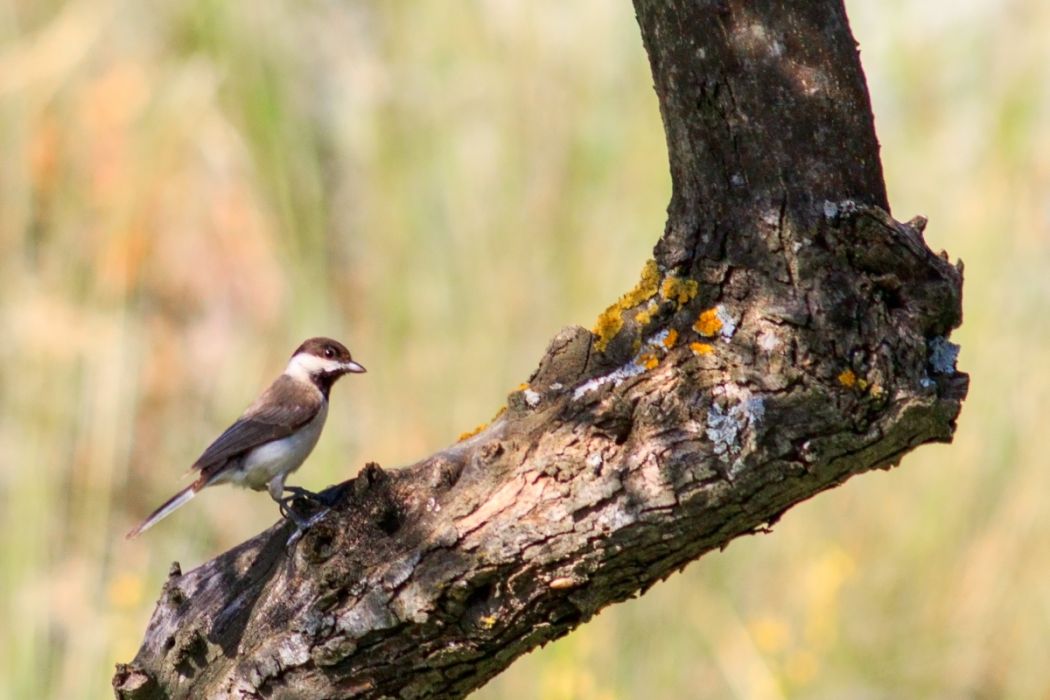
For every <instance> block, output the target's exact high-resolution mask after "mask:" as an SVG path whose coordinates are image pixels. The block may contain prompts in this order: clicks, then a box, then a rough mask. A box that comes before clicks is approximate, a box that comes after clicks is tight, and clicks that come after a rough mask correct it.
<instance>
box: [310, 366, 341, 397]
mask: <svg viewBox="0 0 1050 700" xmlns="http://www.w3.org/2000/svg"><path fill="white" fill-rule="evenodd" d="M341 376H343V373H342V372H318V373H317V374H311V375H310V379H312V380H313V382H314V386H316V387H317V389H318V391H320V392H321V394H322V395H323V396H324V398H325V400H326V401H327V400H328V393H329V392H330V391H331V390H332V385H333V384H335V380H336V379H339V377H341Z"/></svg>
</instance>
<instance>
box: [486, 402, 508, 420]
mask: <svg viewBox="0 0 1050 700" xmlns="http://www.w3.org/2000/svg"><path fill="white" fill-rule="evenodd" d="M506 412H507V407H506V406H500V407H499V410H498V411H496V415H494V416H492V419H491V420H490V421H489V422H490V423H495V422H496V421H497V420H499V419H500V418H502V417H503V414H504V413H506Z"/></svg>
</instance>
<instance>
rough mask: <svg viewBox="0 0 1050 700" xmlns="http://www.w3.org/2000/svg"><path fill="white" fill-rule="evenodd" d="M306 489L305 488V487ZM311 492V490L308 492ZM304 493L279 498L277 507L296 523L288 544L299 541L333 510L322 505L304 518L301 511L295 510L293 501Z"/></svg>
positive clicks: (285, 516) (282, 513)
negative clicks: (300, 513)
mask: <svg viewBox="0 0 1050 700" xmlns="http://www.w3.org/2000/svg"><path fill="white" fill-rule="evenodd" d="M304 490H305V489H304ZM307 493H309V492H307ZM301 496H303V494H300V493H295V494H292V495H291V496H285V497H284V498H280V499H277V508H278V509H279V510H280V511H281V515H282V516H283V517H284V518H285V519H286V520H291V521H292V522H293V523H295V532H293V533H292V536H291V537H289V538H288V542H287V544H288V546H291V545H293V544H295V543H296V542H297V541H299V538H301V537H302V536H303V533H305V532H306V531H307V530H309V529H310V528H311V527H313V526H314V525H316V524H317V523H318V522H319V521H320V520H321V519H323V518H324V516H326V515H328V512H329V511H330V510H331V508H329V507H328V506H321V508H320V510H318V511H317V512H316V513H314V514H313V515H311V516H310V517H308V518H303V516H301V515H299V513H297V512H295V506H294V505H293V502H294V501H295V499H297V498H300V497H301Z"/></svg>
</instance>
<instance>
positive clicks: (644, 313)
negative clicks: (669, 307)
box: [634, 301, 660, 326]
mask: <svg viewBox="0 0 1050 700" xmlns="http://www.w3.org/2000/svg"><path fill="white" fill-rule="evenodd" d="M659 308H660V307H659V306H658V305H656V304H654V303H653V302H651V301H650V302H649V303H648V304H647V305H646V306H644V307H642V310H641V311H639V312H638V313H636V314H635V315H634V322H635V323H637V324H638V325H639V326H646V325H648V324H649V321H652V320H653V314H655V313H656V312H657V310H659Z"/></svg>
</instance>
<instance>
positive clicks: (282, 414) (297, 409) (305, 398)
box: [193, 374, 324, 471]
mask: <svg viewBox="0 0 1050 700" xmlns="http://www.w3.org/2000/svg"><path fill="white" fill-rule="evenodd" d="M323 400H324V399H323V397H322V396H321V394H320V392H319V391H317V389H315V388H314V387H312V386H309V385H306V386H304V385H303V383H302V382H299V381H296V380H295V379H292V378H291V377H289V376H287V375H284V374H282V375H281V376H280V377H278V378H277V380H276V381H275V382H274V383H273V384H271V385H270V388H269V389H267V390H266V391H265V392H264V393H263V395H262V396H260V397H259V399H258V400H257V401H256V402H255V403H254V404H252V405H251V406H250V407H249V408H248V410H247V411H245V412H244V415H243V416H241V417H240V418H238V419H237V422H236V423H234V424H233V425H231V426H230V427H229V428H227V429H226V431H225V432H223V434H222V435H220V436H219V437H218V438H217V439H216V440H215V442H213V443H212V444H210V445H208V448H207V449H206V450H204V453H203V454H201V456H200V457H198V458H197V461H196V462H194V463H193V468H194V469H200V470H202V471H205V470H208V469H209V468H212V467H217V466H220V465H221V464H223V463H225V462H227V461H228V460H230V459H233V458H235V457H238V456H240V455H242V454H244V453H245V452H247V451H248V450H250V449H252V448H254V447H258V446H259V445H264V444H266V443H268V442H272V441H274V440H280V439H281V438H285V437H288V436H289V435H291V434H292V433H294V432H295V431H296V430H297V429H298V428H300V427H302V426H303V425H304V424H306V423H308V422H309V421H310V419H312V418H313V417H314V416H315V415H317V409H318V408H319V407H320V405H321V402H322V401H323Z"/></svg>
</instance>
